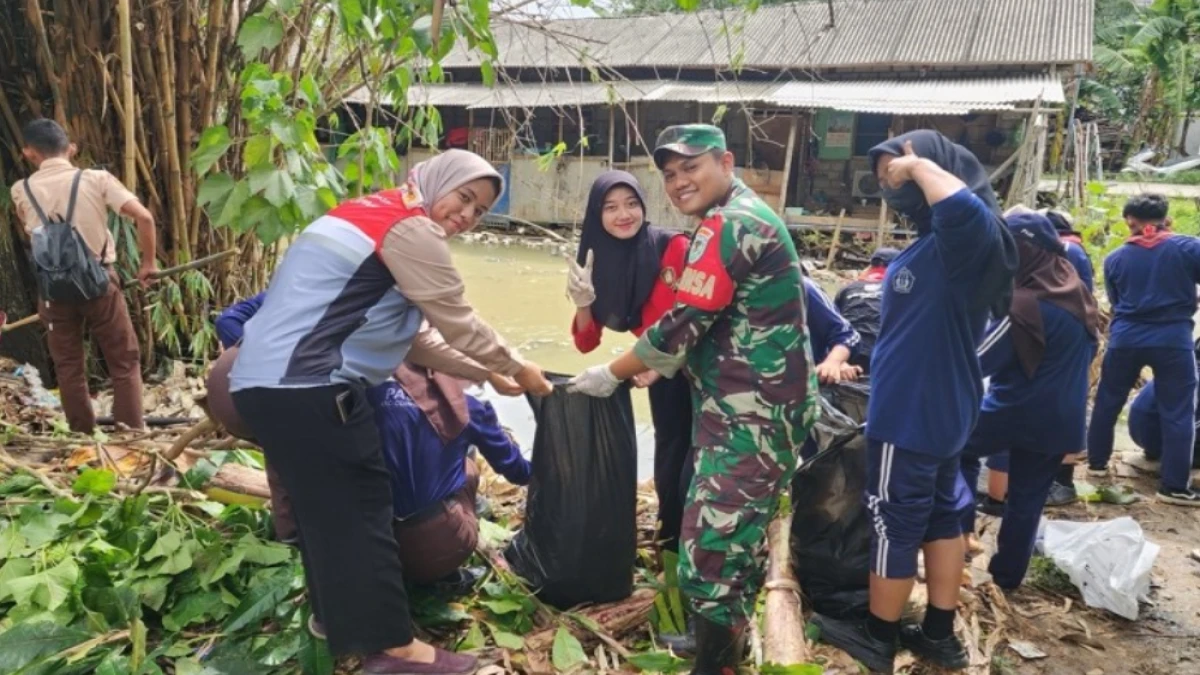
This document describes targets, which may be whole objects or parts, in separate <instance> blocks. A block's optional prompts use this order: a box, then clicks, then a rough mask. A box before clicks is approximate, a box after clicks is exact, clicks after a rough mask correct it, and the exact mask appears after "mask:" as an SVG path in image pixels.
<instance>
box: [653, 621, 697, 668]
mask: <svg viewBox="0 0 1200 675" xmlns="http://www.w3.org/2000/svg"><path fill="white" fill-rule="evenodd" d="M658 640H659V642H661V643H663V645H665V646H666V647H667V648H668V649H670V650H671V652H672V653H674V654H675V655H676V656H682V657H684V658H689V659H690V658H692V657H693V656H695V655H696V618H695V617H693V616H688V620H687V630H686V631H684V633H683V634H682V635H677V634H672V633H663V634H661V635H659V636H658Z"/></svg>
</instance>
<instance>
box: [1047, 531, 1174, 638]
mask: <svg viewBox="0 0 1200 675" xmlns="http://www.w3.org/2000/svg"><path fill="white" fill-rule="evenodd" d="M1042 550H1043V552H1044V553H1045V554H1046V555H1047V556H1048V557H1050V559H1052V560H1053V561H1054V564H1055V565H1058V567H1059V569H1061V570H1062V571H1063V572H1065V573H1066V574H1067V576H1068V577H1070V579H1071V583H1073V584H1075V587H1076V588H1078V589H1079V590H1080V592H1081V593H1082V594H1083V601H1084V602H1085V603H1087V605H1088V606H1089V607H1100V608H1103V609H1107V610H1109V611H1111V612H1113V613H1115V614H1117V615H1118V616H1122V617H1125V618H1126V619H1129V620H1131V621H1133V620H1136V619H1137V618H1138V601H1139V600H1142V599H1146V598H1147V596H1148V595H1149V593H1150V570H1151V568H1153V567H1154V559H1155V558H1157V557H1158V551H1159V546H1158V544H1155V543H1154V542H1152V541H1148V540H1147V539H1146V535H1145V533H1143V532H1142V527H1141V526H1140V525H1138V523H1137V521H1135V520H1134V519H1133V518H1130V517H1128V516H1126V517H1123V518H1117V519H1114V520H1106V521H1100V522H1096V523H1074V522H1069V521H1062V520H1051V521H1047V522H1046V524H1045V530H1044V535H1043V541H1042Z"/></svg>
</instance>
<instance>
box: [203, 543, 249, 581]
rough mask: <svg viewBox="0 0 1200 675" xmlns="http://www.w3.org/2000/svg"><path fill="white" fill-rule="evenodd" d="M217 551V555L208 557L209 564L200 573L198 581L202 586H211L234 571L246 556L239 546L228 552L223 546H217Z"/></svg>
mask: <svg viewBox="0 0 1200 675" xmlns="http://www.w3.org/2000/svg"><path fill="white" fill-rule="evenodd" d="M217 553H218V555H216V556H214V557H212V558H210V559H209V561H208V563H209V564H208V565H207V566H206V567H205V569H204V570H203V571H202V572H201V573H200V583H201V584H202V585H204V586H211V585H213V584H214V583H216V582H218V581H220V580H221V579H224V578H225V577H226V576H228V575H230V574H232V573H233V572H236V571H237V569H238V566H239V565H241V564H242V560H243V558H245V556H246V552H245V551H244V550H242V549H241V547H235V548H234V549H233V551H230V552H226V551H225V549H224V547H217Z"/></svg>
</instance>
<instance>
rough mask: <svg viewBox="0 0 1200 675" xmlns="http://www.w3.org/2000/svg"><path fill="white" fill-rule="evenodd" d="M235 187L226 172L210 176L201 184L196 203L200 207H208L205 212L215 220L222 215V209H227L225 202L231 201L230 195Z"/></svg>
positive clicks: (231, 178)
mask: <svg viewBox="0 0 1200 675" xmlns="http://www.w3.org/2000/svg"><path fill="white" fill-rule="evenodd" d="M233 186H234V180H233V177H232V176H230V175H229V174H227V173H225V172H220V173H214V174H209V175H208V176H207V177H205V179H204V181H203V182H202V183H200V189H199V190H198V191H197V193H196V202H197V203H198V204H200V206H203V207H206V208H205V209H204V210H205V211H207V212H208V215H209V217H210V218H215V217H216V216H218V215H220V214H221V209H223V208H225V202H226V201H228V200H229V195H230V194H231V193H232V192H233Z"/></svg>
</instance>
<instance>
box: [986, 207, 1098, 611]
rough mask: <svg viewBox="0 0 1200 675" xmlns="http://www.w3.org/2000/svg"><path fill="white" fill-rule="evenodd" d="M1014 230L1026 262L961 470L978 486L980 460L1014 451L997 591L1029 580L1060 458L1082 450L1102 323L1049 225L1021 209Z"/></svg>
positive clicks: (990, 341)
mask: <svg viewBox="0 0 1200 675" xmlns="http://www.w3.org/2000/svg"><path fill="white" fill-rule="evenodd" d="M1007 225H1008V227H1009V230H1010V231H1011V232H1012V234H1013V237H1014V238H1015V239H1016V241H1017V250H1018V251H1019V253H1020V261H1021V264H1020V267H1019V268H1018V270H1017V277H1016V280H1015V291H1014V293H1013V301H1012V306H1011V309H1010V310H1009V313H1008V315H1007V316H1005V317H1004V318H1003V319H1001V320H999V321H995V322H994V323H993V324H992V326H991V327H990V330H989V331H988V334H987V335H986V336H985V337H984V339H983V343H982V345H980V347H979V363H980V366H981V367H982V369H983V374H984V375H986V376H988V377H990V378H991V382H990V384H989V386H988V392H987V395H986V396H985V397H984V399H983V406H982V410H981V412H980V415H979V421H978V423H977V424H976V425H975V429H974V431H972V432H971V437H970V440H968V441H967V447H966V449H965V450H964V451H963V458H964V462H963V473H964V477H965V479H966V482H967V483H968V484H972V485H973V484H974V482H975V480H976V479H977V478H978V475H979V462H978V458H979V457H982V456H986V455H995V454H996V453H999V452H1004V453H1005V454H1007V455H1008V462H1007V467H1006V468H1007V470H1008V471H1009V473H1010V474H1011V480H1010V481H1009V487H1008V499H1007V501H1006V502H1005V504H1004V507H1003V515H1004V520H1003V522H1002V523H1001V525H1000V534H999V537H998V539H997V544H998V549H997V551H996V555H994V556H993V557H992V560H991V564H990V565H989V567H988V571H989V572H991V574H992V577H993V578H994V579H995V582H996V585H998V586H1000V587H1001V588H1004V589H1011V588H1016V587H1017V586H1020V585H1021V581H1022V580H1023V579H1024V578H1025V571H1026V569H1027V568H1028V566H1029V558H1030V556H1031V555H1032V553H1033V543H1034V540H1035V539H1036V538H1037V527H1038V521H1039V520H1040V519H1041V516H1042V509H1043V506H1044V504H1045V503H1046V497H1047V495H1048V494H1049V492H1050V487H1051V485H1052V484H1053V483H1054V478H1055V475H1056V474H1057V473H1058V471H1059V468H1060V467H1061V466H1062V465H1063V464H1062V462H1063V457H1064V456H1066V455H1067V454H1068V453H1073V452H1076V451H1078V450H1079V448H1081V447H1082V446H1083V437H1084V430H1085V426H1086V417H1087V396H1088V371H1089V369H1090V367H1091V363H1092V358H1093V357H1094V356H1095V354H1096V341H1097V338H1098V337H1099V318H1098V312H1097V309H1096V299H1095V297H1094V296H1093V295H1092V293H1091V292H1090V291H1089V290H1088V289H1087V287H1086V286H1085V285H1084V283H1083V281H1082V280H1081V279H1080V278H1079V274H1078V273H1077V272H1076V271H1075V269H1074V267H1073V266H1072V264H1071V263H1070V262H1069V261H1068V260H1067V258H1066V250H1065V249H1064V248H1063V246H1062V243H1061V242H1060V241H1059V240H1058V236H1057V235H1056V233H1055V232H1054V228H1053V227H1052V226H1051V224H1050V221H1049V219H1047V218H1046V217H1045V216H1044V215H1042V214H1040V213H1035V212H1032V211H1024V212H1020V213H1015V214H1011V215H1009V216H1008V217H1007ZM963 530H964V531H965V532H974V530H975V509H974V505H972V506H971V507H969V508H967V509H965V511H964V518H963Z"/></svg>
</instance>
